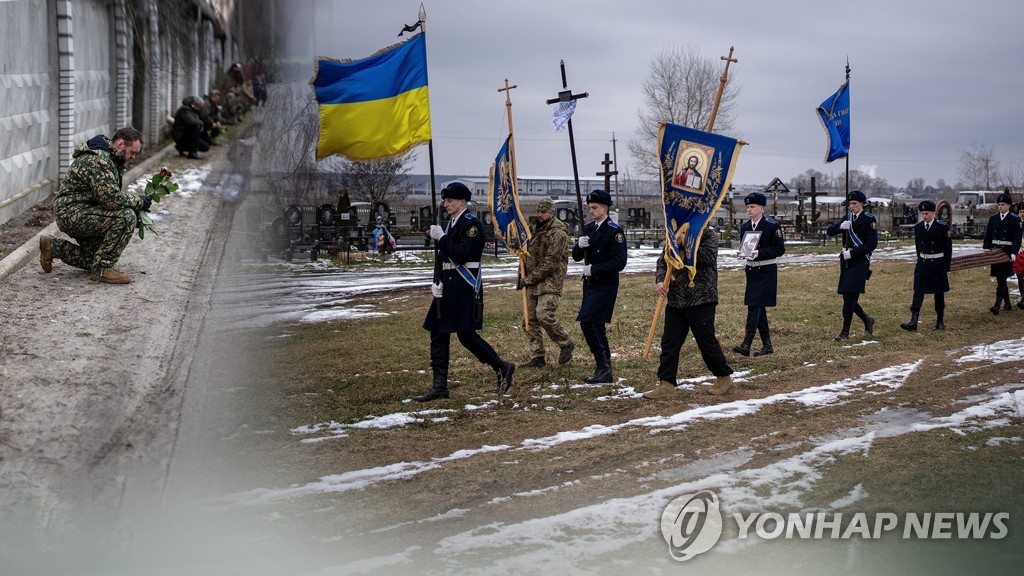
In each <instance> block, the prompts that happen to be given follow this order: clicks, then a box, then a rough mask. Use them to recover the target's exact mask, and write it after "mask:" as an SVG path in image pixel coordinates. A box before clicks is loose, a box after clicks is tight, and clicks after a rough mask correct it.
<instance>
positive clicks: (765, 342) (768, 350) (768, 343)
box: [754, 336, 775, 356]
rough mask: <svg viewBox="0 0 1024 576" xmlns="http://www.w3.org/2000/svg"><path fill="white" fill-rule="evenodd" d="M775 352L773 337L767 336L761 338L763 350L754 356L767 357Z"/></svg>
mask: <svg viewBox="0 0 1024 576" xmlns="http://www.w3.org/2000/svg"><path fill="white" fill-rule="evenodd" d="M774 352H775V348H772V338H771V336H765V337H764V338H761V349H760V350H758V351H757V352H754V356H767V355H768V354H772V353H774Z"/></svg>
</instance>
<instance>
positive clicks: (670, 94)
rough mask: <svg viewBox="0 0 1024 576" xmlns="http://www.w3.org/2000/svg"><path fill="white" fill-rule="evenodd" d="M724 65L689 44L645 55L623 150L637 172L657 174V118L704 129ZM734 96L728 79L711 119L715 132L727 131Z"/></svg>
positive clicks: (732, 117) (732, 115) (736, 92)
mask: <svg viewBox="0 0 1024 576" xmlns="http://www.w3.org/2000/svg"><path fill="white" fill-rule="evenodd" d="M724 65H725V64H724V63H723V62H722V61H721V59H719V58H712V57H709V56H704V55H703V54H702V53H701V52H700V50H699V49H698V48H697V47H695V46H693V45H689V46H686V47H681V46H671V47H669V48H665V49H663V50H662V51H661V52H659V53H658V54H657V55H656V56H654V58H652V59H651V65H650V70H649V72H648V75H647V79H646V80H644V83H643V86H642V88H641V89H642V91H643V97H644V103H643V107H642V108H640V109H639V110H638V111H637V120H638V122H637V125H638V128H637V130H636V133H635V134H634V137H633V139H631V140H630V141H629V152H630V154H632V155H633V158H634V160H636V162H637V172H638V173H639V175H640V176H642V177H646V178H650V179H655V180H656V179H658V178H660V175H659V173H658V172H659V169H660V162H659V159H658V150H657V147H658V128H659V124H660V123H661V122H670V123H672V124H679V125H682V126H688V127H690V128H696V129H698V130H704V129H706V128H707V124H708V120H710V119H711V110H712V108H713V107H714V103H715V95H716V94H717V93H718V85H719V78H721V76H722V71H723V67H724ZM738 96H739V88H737V86H736V84H735V82H734V81H733V80H732V79H731V78H730V81H729V83H728V84H727V85H726V87H725V91H724V92H723V93H722V101H721V103H720V104H719V107H718V115H717V116H716V118H715V126H714V131H715V132H716V133H719V134H729V133H730V132H732V130H733V123H734V120H735V105H736V98H737V97H738Z"/></svg>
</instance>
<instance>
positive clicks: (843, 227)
mask: <svg viewBox="0 0 1024 576" xmlns="http://www.w3.org/2000/svg"><path fill="white" fill-rule="evenodd" d="M865 202H867V197H866V196H864V193H863V192H861V191H860V190H854V191H853V192H850V193H849V195H847V197H846V204H847V206H849V208H850V213H849V216H848V217H847V218H844V219H843V220H842V221H841V222H836V223H835V224H832V225H831V226H829V227H828V229H827V230H826V231H825V233H826V234H828V235H829V236H836V235H838V234H842V235H843V251H842V252H840V253H839V287H838V288H837V289H836V292H837V293H839V294H842V295H843V329H842V331H841V332H839V334H838V335H837V336H836V337H835V338H834V340H835V341H837V342H838V341H840V340H847V339H849V338H850V324H851V322H852V321H853V315H854V314H856V315H857V317H858V318H860V319H861V320H863V321H864V332H866V333H867V334H868V335H869V336H870V335H871V334H874V328H875V319H874V318H872V317H871V316H868V314H867V312H865V311H864V309H863V308H861V307H860V304H859V303H858V302H857V300H859V299H860V295H861V294H863V293H864V291H865V287H866V285H867V281H868V277H869V276H870V275H871V268H870V266H871V253H872V252H874V250H875V248H876V247H877V246H878V223H877V222H876V221H875V216H874V215H873V214H871V213H870V212H866V211H865V210H864V203H865Z"/></svg>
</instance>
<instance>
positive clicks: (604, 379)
mask: <svg viewBox="0 0 1024 576" xmlns="http://www.w3.org/2000/svg"><path fill="white" fill-rule="evenodd" d="M594 360H595V362H596V363H597V368H595V369H594V374H593V375H592V376H588V377H586V378H584V379H583V381H584V382H586V383H587V384H608V383H611V381H612V363H611V361H610V360H609V359H608V357H607V356H603V355H602V356H596V355H595V356H594Z"/></svg>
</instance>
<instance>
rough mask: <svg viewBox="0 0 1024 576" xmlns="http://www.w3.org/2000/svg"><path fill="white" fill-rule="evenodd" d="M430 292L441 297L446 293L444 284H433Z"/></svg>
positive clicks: (436, 296) (435, 296)
mask: <svg viewBox="0 0 1024 576" xmlns="http://www.w3.org/2000/svg"><path fill="white" fill-rule="evenodd" d="M430 293H431V294H433V295H434V298H440V297H441V296H442V295H444V284H441V283H440V282H438V283H437V284H431V285H430Z"/></svg>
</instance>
